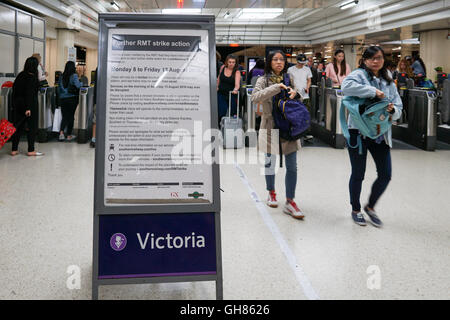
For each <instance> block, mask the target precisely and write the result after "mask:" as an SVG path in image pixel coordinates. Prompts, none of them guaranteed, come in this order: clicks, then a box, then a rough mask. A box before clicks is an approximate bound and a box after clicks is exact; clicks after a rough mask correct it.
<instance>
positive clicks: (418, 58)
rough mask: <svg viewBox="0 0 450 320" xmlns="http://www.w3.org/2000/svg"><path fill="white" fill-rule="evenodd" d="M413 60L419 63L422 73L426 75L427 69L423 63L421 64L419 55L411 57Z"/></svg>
mask: <svg viewBox="0 0 450 320" xmlns="http://www.w3.org/2000/svg"><path fill="white" fill-rule="evenodd" d="M413 60H414V61H419V63H420V65H421V66H422V68H423V71H424V72H425V74H427V68H426V67H425V63H424V62H423V60H422V58H421V57H420V56H419V55H413Z"/></svg>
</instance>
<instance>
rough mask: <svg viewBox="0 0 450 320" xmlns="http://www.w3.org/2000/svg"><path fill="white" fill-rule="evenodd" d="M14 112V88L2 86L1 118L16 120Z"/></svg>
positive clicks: (0, 98) (0, 97)
mask: <svg viewBox="0 0 450 320" xmlns="http://www.w3.org/2000/svg"><path fill="white" fill-rule="evenodd" d="M13 116H14V114H13V112H12V88H2V89H1V96H0V119H3V118H5V119H6V120H8V121H9V122H14V119H13Z"/></svg>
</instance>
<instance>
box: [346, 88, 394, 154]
mask: <svg viewBox="0 0 450 320" xmlns="http://www.w3.org/2000/svg"><path fill="white" fill-rule="evenodd" d="M388 105H389V101H388V100H387V99H383V100H379V101H376V102H374V103H371V99H366V98H358V97H350V96H346V97H344V98H343V99H342V104H341V113H340V122H341V128H342V133H343V134H344V137H345V139H346V140H347V145H348V146H349V147H350V148H359V154H362V144H361V135H363V136H366V137H368V138H370V139H376V138H378V137H379V136H381V135H383V134H385V133H386V132H387V131H388V130H389V128H390V127H391V125H392V115H391V114H390V113H389V112H388V111H387V110H386V107H387V106H388ZM345 109H347V110H348V111H349V117H351V118H352V120H353V124H354V125H355V127H356V128H357V129H358V130H359V132H360V133H361V134H360V135H358V138H357V142H356V145H354V146H352V145H351V144H350V133H349V131H348V125H347V119H346V117H345ZM360 110H361V111H360Z"/></svg>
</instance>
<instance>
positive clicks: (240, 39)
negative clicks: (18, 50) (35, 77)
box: [9, 0, 450, 45]
mask: <svg viewBox="0 0 450 320" xmlns="http://www.w3.org/2000/svg"><path fill="white" fill-rule="evenodd" d="M348 1H349V0H184V1H183V0H115V2H116V3H117V4H118V5H119V7H120V11H121V12H134V13H153V14H160V13H161V10H162V9H166V8H177V7H183V8H200V9H202V14H212V15H214V16H215V17H216V43H217V45H227V44H229V43H236V42H237V43H239V44H242V45H257V44H271V45H273V44H281V45H305V44H320V43H327V42H330V41H334V40H340V41H341V42H345V41H347V42H348V41H353V40H352V39H354V38H355V37H358V36H360V35H369V36H370V34H382V33H386V34H389V35H390V36H389V37H390V38H393V37H394V38H395V37H396V36H398V32H396V31H393V29H401V28H405V27H408V26H409V27H412V28H414V29H415V30H417V29H420V28H421V27H420V25H424V24H429V27H433V28H450V24H449V19H450V0H359V3H358V5H357V6H355V7H353V8H350V9H347V10H340V8H339V5H340V4H342V3H346V2H348ZM9 2H11V3H13V4H19V5H22V6H24V7H27V8H28V9H31V10H34V11H35V12H37V13H39V14H41V15H42V16H46V17H49V19H48V21H49V22H50V24H52V25H56V26H55V27H65V25H66V21H67V19H68V17H69V16H70V13H71V8H73V6H77V7H78V8H79V9H80V11H81V29H80V30H79V31H80V35H81V36H83V37H86V38H88V39H90V40H92V41H93V40H95V39H96V38H97V36H98V21H97V15H98V13H105V12H117V11H116V10H114V8H113V6H111V4H110V2H111V1H104V0H97V1H89V0H59V1H58V0H16V1H9ZM71 6H72V7H71ZM242 8H283V9H284V12H283V14H282V15H281V16H279V17H277V18H275V19H272V20H257V19H255V20H250V21H249V20H241V19H237V18H236V15H237V14H238V13H239V12H240V11H241V9H242ZM227 12H229V13H230V15H229V17H228V18H224V16H225V14H226V13H227ZM430 23H434V25H430Z"/></svg>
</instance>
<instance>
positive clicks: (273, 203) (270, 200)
mask: <svg viewBox="0 0 450 320" xmlns="http://www.w3.org/2000/svg"><path fill="white" fill-rule="evenodd" d="M266 203H267V205H268V206H269V207H271V208H278V201H277V194H276V193H275V191H269V196H268V197H267V202H266Z"/></svg>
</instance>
